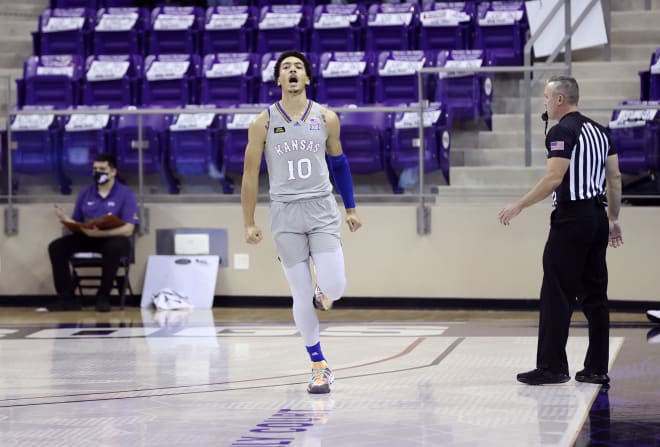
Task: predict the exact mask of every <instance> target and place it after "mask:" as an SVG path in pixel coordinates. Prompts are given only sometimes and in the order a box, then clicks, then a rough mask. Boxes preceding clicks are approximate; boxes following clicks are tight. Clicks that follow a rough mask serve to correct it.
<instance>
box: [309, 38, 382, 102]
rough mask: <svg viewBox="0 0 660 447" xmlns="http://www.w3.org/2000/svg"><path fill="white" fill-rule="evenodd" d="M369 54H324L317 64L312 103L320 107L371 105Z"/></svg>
mask: <svg viewBox="0 0 660 447" xmlns="http://www.w3.org/2000/svg"><path fill="white" fill-rule="evenodd" d="M374 70H375V61H374V57H373V53H365V52H364V51H357V52H328V53H323V54H322V55H321V59H320V61H319V76H318V88H317V92H316V100H317V101H318V102H320V103H323V104H330V105H346V104H356V105H362V104H368V103H370V102H371V95H370V91H369V90H370V86H371V76H372V74H373V72H374Z"/></svg>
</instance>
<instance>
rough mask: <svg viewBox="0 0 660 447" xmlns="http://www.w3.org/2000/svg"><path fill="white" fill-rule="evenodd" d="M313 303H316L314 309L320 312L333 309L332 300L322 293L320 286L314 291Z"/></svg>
mask: <svg viewBox="0 0 660 447" xmlns="http://www.w3.org/2000/svg"><path fill="white" fill-rule="evenodd" d="M312 303H314V307H315V308H317V309H318V310H330V309H332V300H331V299H330V298H328V297H327V296H325V294H324V293H323V292H321V289H319V286H316V289H314V298H313V300H312Z"/></svg>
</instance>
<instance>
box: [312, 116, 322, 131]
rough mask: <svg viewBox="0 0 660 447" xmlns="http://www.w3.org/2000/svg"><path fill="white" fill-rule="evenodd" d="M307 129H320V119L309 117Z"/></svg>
mask: <svg viewBox="0 0 660 447" xmlns="http://www.w3.org/2000/svg"><path fill="white" fill-rule="evenodd" d="M309 130H321V121H319V120H318V118H310V119H309Z"/></svg>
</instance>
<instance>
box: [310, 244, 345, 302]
mask: <svg viewBox="0 0 660 447" xmlns="http://www.w3.org/2000/svg"><path fill="white" fill-rule="evenodd" d="M312 259H314V266H315V267H316V281H317V285H318V286H319V288H320V289H321V291H322V292H323V294H324V295H325V296H327V297H328V298H330V299H331V300H332V301H337V300H338V299H339V298H341V297H342V295H343V294H344V290H346V273H345V270H344V251H343V250H342V249H341V248H338V249H337V250H335V251H323V252H318V253H313V254H312Z"/></svg>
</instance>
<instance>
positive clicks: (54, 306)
mask: <svg viewBox="0 0 660 447" xmlns="http://www.w3.org/2000/svg"><path fill="white" fill-rule="evenodd" d="M46 309H48V311H49V312H63V311H70V310H82V305H81V304H80V300H79V299H78V298H75V297H68V298H58V299H57V300H56V301H55V302H54V303H51V304H49V305H47V306H46Z"/></svg>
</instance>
